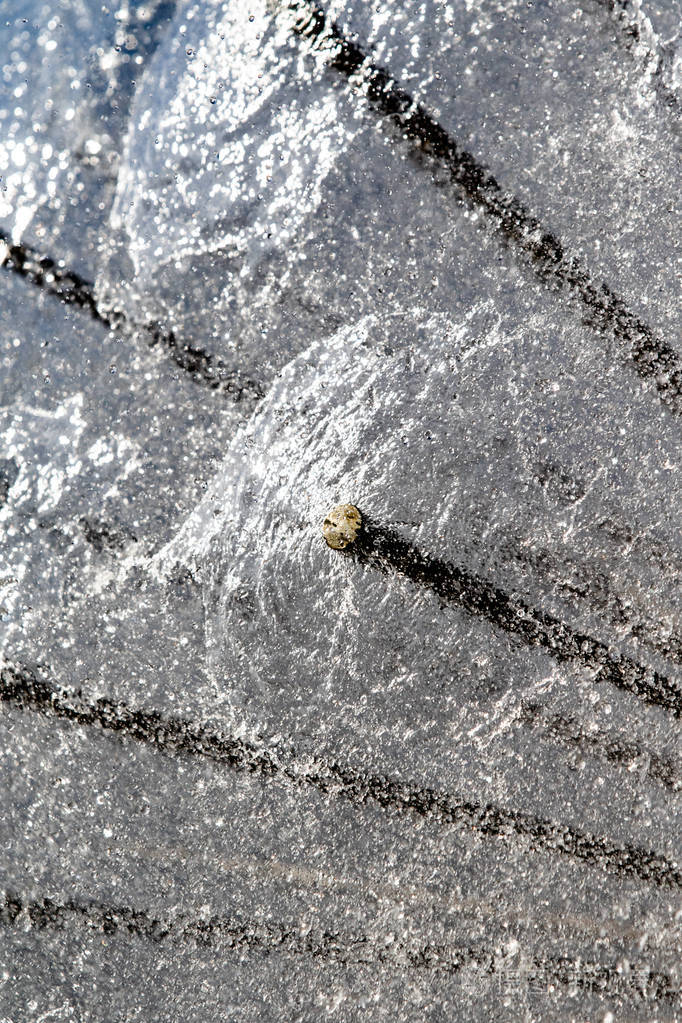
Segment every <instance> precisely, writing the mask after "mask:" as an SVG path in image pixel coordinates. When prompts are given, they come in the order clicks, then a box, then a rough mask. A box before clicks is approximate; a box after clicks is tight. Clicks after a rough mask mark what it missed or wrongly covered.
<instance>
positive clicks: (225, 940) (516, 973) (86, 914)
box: [0, 892, 681, 1001]
mask: <svg viewBox="0 0 682 1023" xmlns="http://www.w3.org/2000/svg"><path fill="white" fill-rule="evenodd" d="M0 926H3V927H6V928H10V927H21V928H22V929H23V930H24V931H25V930H26V929H27V928H29V929H31V930H34V931H38V932H40V931H56V932H64V931H66V930H67V929H69V930H71V931H72V933H73V930H74V928H78V927H81V928H82V929H84V930H85V931H86V932H89V933H95V934H104V935H106V936H112V935H115V934H123V935H126V936H130V937H133V938H139V939H143V940H145V941H150V942H152V943H154V944H161V943H163V942H174V943H175V944H178V945H181V946H190V947H195V948H211V949H217V950H218V951H221V952H223V953H232V952H237V953H239V954H240V956H243V955H244V954H247V955H248V954H251V955H253V954H256V955H260V956H265V955H272V954H275V955H281V956H306V957H310V958H312V959H315V960H316V961H317V962H318V963H320V964H322V965H325V964H330V963H338V964H341V965H344V966H370V967H375V968H376V967H379V968H384V969H386V968H389V969H391V968H392V969H397V970H416V971H428V972H433V973H436V974H439V975H443V976H454V975H457V974H459V973H460V972H461V971H462V969H464V968H465V967H466V968H468V969H469V970H471V969H474V970H476V971H478V972H481V973H484V974H486V975H487V976H489V977H491V978H493V977H495V978H496V979H497V980H499V981H502V982H504V981H505V979H509V980H516V981H517V982H518V980H520V979H521V978H520V974H521V973H522V974H523V980H524V982H525V983H526V984H528V985H537V984H541V985H543V986H545V985H547V984H548V983H551V982H554V983H555V984H559V985H561V986H562V987H571V988H578V989H579V990H581V991H594V992H598V993H600V994H602V995H611V996H617V995H620V996H630V997H632V996H633V995H634V996H635V997H637V998H638V999H643V1000H646V1001H675V1000H677V999H678V998H679V997H680V993H681V990H680V988H679V986H677V985H676V984H675V983H674V981H673V980H672V977H671V976H670V975H669V974H667V973H663V972H662V971H658V970H651V969H649V968H647V967H645V968H644V969H638V970H637V971H636V972H635V971H628V972H627V973H624V971H623V970H622V968H619V966H618V964H616V965H610V964H607V963H600V962H590V961H589V960H585V959H583V958H576V959H572V958H570V957H569V956H532V957H531V958H530V962H529V963H528V965H526V964H524V965H523V967H520V966H519V965H518V964H517V965H516V966H515V965H514V960H513V958H511V959H509V958H508V957H507V956H505V955H504V953H502V952H501V950H499V949H494V948H485V947H483V946H477V945H472V944H466V945H460V944H457V945H455V944H451V943H447V942H426V943H423V942H420V941H419V940H418V939H414V938H410V937H406V938H398V939H397V940H396V936H395V935H394V934H391V935H390V936H387V935H385V934H374V935H371V934H365V933H362V932H360V933H358V932H356V933H351V932H347V931H346V932H344V931H339V930H334V931H330V930H327V929H324V928H319V929H312V928H304V927H301V924H300V922H294V921H292V922H290V923H277V922H275V923H273V922H272V921H271V920H258V919H248V918H245V917H244V916H243V915H237V914H234V915H228V914H213V915H212V916H194V917H192V916H189V915H188V914H173V915H170V914H152V913H148V912H146V911H145V910H140V909H132V908H131V907H129V906H121V905H110V904H107V903H103V902H99V901H95V900H81V899H66V900H65V901H63V902H57V901H56V900H54V899H50V898H44V899H22V898H21V897H20V896H19V895H17V894H16V893H15V892H5V893H4V895H3V894H1V893H0Z"/></svg>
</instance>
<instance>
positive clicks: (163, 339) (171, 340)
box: [0, 230, 265, 401]
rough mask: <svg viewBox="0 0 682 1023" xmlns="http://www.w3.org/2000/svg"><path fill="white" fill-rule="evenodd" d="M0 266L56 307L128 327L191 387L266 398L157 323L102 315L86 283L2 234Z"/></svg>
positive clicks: (112, 325)
mask: <svg viewBox="0 0 682 1023" xmlns="http://www.w3.org/2000/svg"><path fill="white" fill-rule="evenodd" d="M0 265H2V266H3V267H4V268H5V269H6V270H8V271H10V272H12V273H16V274H17V275H18V276H19V277H23V278H24V279H25V280H27V281H29V282H30V283H31V284H34V285H35V286H36V287H38V288H41V289H42V290H43V291H47V292H48V293H49V294H51V295H55V296H56V297H57V298H58V299H59V300H60V301H61V302H64V303H66V304H67V305H75V306H77V307H78V308H80V309H84V310H85V311H86V312H88V313H89V314H90V316H92V318H93V319H94V320H96V321H97V322H98V323H102V324H104V326H105V327H108V328H109V329H110V330H120V329H121V328H123V327H126V326H127V328H128V329H132V330H140V331H142V332H143V333H144V334H146V336H147V338H148V342H147V343H148V345H149V347H150V348H154V347H156V346H157V345H158V346H159V347H160V348H164V349H165V350H166V352H167V353H168V355H169V356H170V358H171V359H172V361H173V362H174V363H175V365H176V366H178V367H179V368H180V369H182V370H183V371H184V372H186V373H187V374H189V376H190V377H191V379H192V380H194V381H195V382H196V383H198V384H201V385H203V386H204V387H207V388H209V389H210V390H213V391H220V392H222V393H224V394H227V395H229V397H230V398H231V399H232V400H234V401H242V400H250V401H254V400H259V399H261V398H263V397H264V396H265V388H264V387H263V385H262V384H261V383H259V382H258V381H256V380H251V379H249V378H248V377H246V376H244V375H243V374H242V373H240V372H239V371H237V370H234V369H229V368H228V367H227V366H225V364H224V363H223V362H222V361H221V360H220V359H217V358H215V357H214V356H213V355H210V354H209V353H208V352H205V351H204V350H203V349H201V348H195V347H194V346H192V345H190V344H188V343H187V342H185V341H182V340H181V339H180V338H178V337H176V335H175V333H174V331H172V330H168V329H167V328H165V327H164V326H163V325H162V324H161V323H158V322H151V323H145V324H140V323H136V322H135V321H134V320H133V319H132V318H130V317H128V316H127V315H126V314H125V313H123V312H118V311H111V312H103V311H102V310H101V309H100V308H99V305H98V304H97V299H96V298H95V289H94V286H93V284H92V283H91V282H90V281H86V280H85V279H84V278H83V277H81V276H80V274H77V273H74V271H72V270H69V269H68V268H67V267H65V266H63V265H62V263H60V262H57V261H55V260H54V259H52V258H51V257H49V256H46V255H42V254H41V253H39V252H36V251H35V250H34V249H32V248H30V247H29V246H27V245H16V244H14V243H13V242H12V241H11V239H10V238H9V236H8V235H7V234H6V233H5V232H4V231H2V230H0Z"/></svg>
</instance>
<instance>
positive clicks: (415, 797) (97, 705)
mask: <svg viewBox="0 0 682 1023" xmlns="http://www.w3.org/2000/svg"><path fill="white" fill-rule="evenodd" d="M0 702H2V703H6V704H10V705H12V706H15V707H18V708H20V709H22V710H26V711H34V712H38V713H41V714H44V715H48V716H52V717H56V718H61V719H63V720H67V721H73V722H75V723H77V724H80V725H95V726H100V727H101V728H103V729H105V730H107V731H111V732H113V733H115V734H116V735H118V736H119V737H122V738H130V739H135V740H136V741H138V742H142V743H146V744H147V745H149V746H152V747H155V748H157V749H159V750H162V751H163V752H165V753H175V754H186V755H189V756H195V757H202V758H206V759H208V760H212V761H214V762H216V763H219V764H224V765H225V766H227V767H229V768H231V769H232V770H234V771H237V772H240V773H248V774H251V775H254V776H257V777H260V778H262V779H267V778H273V777H279V778H280V779H282V780H283V781H286V782H289V783H292V784H293V785H295V786H296V787H298V788H311V789H315V790H317V791H318V792H321V793H323V794H324V795H327V796H330V797H334V798H339V799H344V800H347V801H348V802H350V803H351V804H352V805H353V806H356V807H365V806H378V807H381V808H382V809H384V810H387V811H388V812H390V813H397V814H407V815H410V816H417V817H420V818H423V819H425V820H428V821H431V822H433V823H434V824H438V825H440V826H446V827H449V826H454V827H458V828H460V829H464V830H466V831H468V832H474V833H476V834H477V835H478V836H479V837H481V838H499V839H502V840H503V841H506V842H508V843H509V842H512V843H513V842H514V841H515V840H516V839H521V840H522V843H523V846H524V847H525V848H526V849H527V850H528V851H531V852H541V853H545V854H550V855H557V856H563V857H566V858H567V859H568V860H570V861H572V862H573V863H576V864H579V863H582V864H585V865H586V866H588V867H594V868H598V869H600V870H603V871H605V872H607V873H612V874H615V875H617V876H619V877H621V878H632V879H636V880H639V881H644V882H645V883H646V884H650V885H653V886H655V887H658V888H668V889H674V890H680V891H682V870H681V869H680V867H678V865H677V863H673V862H672V861H670V860H669V859H667V858H666V857H665V856H663V855H661V854H660V853H656V852H652V851H650V850H647V849H644V848H642V847H640V846H635V845H630V844H624V845H621V844H616V843H614V842H612V841H610V840H609V839H607V838H603V837H600V836H598V835H593V834H590V833H589V832H583V831H579V830H577V829H575V828H572V827H570V826H568V825H564V824H557V823H555V822H553V821H549V820H545V819H543V818H541V817H536V816H534V815H532V814H528V813H523V812H519V811H515V810H507V809H505V808H503V807H500V806H496V805H494V804H492V803H478V802H475V801H473V800H470V799H464V798H460V797H459V796H456V795H452V794H450V793H447V792H443V791H439V790H437V789H431V788H426V787H424V786H420V785H415V784H412V783H410V782H402V781H398V780H395V779H392V778H389V777H386V776H383V775H375V774H371V773H369V772H366V771H364V770H362V769H361V768H356V767H353V766H351V765H347V764H339V763H337V762H336V761H333V760H329V759H326V758H323V757H317V758H314V759H312V760H310V759H306V760H305V761H303V760H300V759H298V758H297V757H296V756H295V754H293V753H287V752H286V751H282V750H279V749H268V748H267V747H265V746H260V747H259V746H257V745H256V744H255V743H252V742H247V741H246V740H244V739H240V738H237V737H235V736H231V735H223V734H220V733H217V732H214V731H211V730H210V729H208V728H207V727H206V726H205V725H202V724H197V723H194V722H191V721H186V720H183V719H182V718H177V717H169V716H166V715H163V714H161V713H159V712H158V711H154V710H145V709H143V708H133V707H130V706H128V705H127V704H126V703H123V702H122V701H115V700H110V699H108V698H105V697H101V698H99V699H97V700H95V701H92V702H90V701H88V700H86V699H85V698H84V697H83V696H82V694H81V693H80V692H76V691H74V690H69V689H63V688H56V687H55V686H53V685H52V684H51V683H50V682H49V681H46V680H45V678H42V677H40V676H39V675H38V674H37V672H35V671H32V670H30V669H28V668H26V667H21V666H11V665H8V666H6V667H4V668H3V669H2V671H0Z"/></svg>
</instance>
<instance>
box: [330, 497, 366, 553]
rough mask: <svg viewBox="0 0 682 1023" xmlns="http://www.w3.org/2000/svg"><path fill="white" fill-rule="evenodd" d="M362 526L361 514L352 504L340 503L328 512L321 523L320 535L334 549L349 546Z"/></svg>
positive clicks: (340, 549) (338, 549)
mask: <svg viewBox="0 0 682 1023" xmlns="http://www.w3.org/2000/svg"><path fill="white" fill-rule="evenodd" d="M361 528H362V515H361V514H360V512H359V511H358V509H357V508H356V507H355V505H354V504H340V505H338V506H337V507H336V508H333V509H332V511H330V512H329V514H328V515H327V517H326V518H325V520H324V522H323V523H322V535H323V537H324V538H325V540H326V541H327V545H328V546H329V547H331V548H332V549H333V550H335V551H342V550H344V549H345V548H346V547H350V545H351V544H352V543H354V541H355V540H356V539H357V535H358V533H359V532H360V529H361Z"/></svg>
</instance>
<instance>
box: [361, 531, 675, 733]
mask: <svg viewBox="0 0 682 1023" xmlns="http://www.w3.org/2000/svg"><path fill="white" fill-rule="evenodd" d="M363 523H364V525H363V528H362V530H361V532H360V534H359V536H358V538H357V540H356V541H355V543H354V544H352V546H350V547H348V548H347V549H346V550H345V551H342V552H341V556H342V557H347V558H351V559H353V560H355V561H356V562H358V563H359V564H361V565H365V566H367V567H369V568H372V569H376V570H378V571H380V572H383V573H384V574H392V573H395V574H397V575H399V576H403V577H404V578H406V579H409V580H410V582H412V583H414V584H415V585H417V586H420V587H422V588H424V589H428V590H430V591H431V592H432V593H434V594H435V595H436V596H437V597H438V598H439V599H440V600H441V602H442V605H443V606H444V607H445V606H447V605H453V606H456V607H460V608H461V609H462V610H464V611H466V612H467V613H468V614H470V615H472V616H474V617H477V618H483V619H485V620H486V621H488V622H490V624H491V625H493V626H495V628H498V629H502V630H503V631H504V632H507V633H508V634H509V635H512V636H515V637H517V638H518V639H520V640H521V641H522V642H523V643H525V644H526V645H527V646H529V647H540V648H541V649H542V650H544V651H546V652H547V653H548V654H550V656H552V657H554V658H555V660H557V661H559V663H567V662H572V663H575V664H579V665H580V666H581V667H583V668H587V669H588V670H589V671H591V672H593V673H594V674H593V681H594V682H595V683H600V682H608V683H609V684H610V685H612V686H615V687H616V688H617V689H622V690H624V691H625V692H628V693H632V695H634V696H636V697H637V698H638V699H640V700H642V701H643V702H645V703H648V704H651V705H652V706H654V707H660V708H661V709H662V710H664V711H667V712H668V713H672V714H673V715H674V716H675V717H676V718H679V717H680V716H682V690H681V689H680V688H679V686H677V685H676V684H675V682H673V681H672V680H671V679H669V678H667V677H666V676H665V675H661V674H660V672H658V671H655V670H654V669H653V668H647V667H645V666H644V665H642V664H639V663H638V662H637V661H634V660H632V658H630V657H627V656H625V655H624V654H621V655H618V654H614V653H611V651H610V650H609V647H608V646H607V645H606V643H602V642H601V640H598V639H594V638H593V637H592V636H588V635H585V634H583V633H579V632H576V631H574V630H573V629H571V628H570V626H568V625H566V624H565V623H564V622H562V621H561V619H559V618H556V617H555V616H554V615H551V614H548V613H546V612H544V611H538V610H536V609H535V608H532V607H530V606H529V605H528V604H526V603H524V602H523V601H522V600H520V599H517V598H516V597H512V596H511V595H510V594H508V593H505V591H504V590H502V589H500V588H499V587H497V586H495V585H494V584H493V583H491V582H489V581H488V580H487V579H484V578H482V577H481V576H477V575H474V574H473V573H472V572H469V571H468V570H467V569H466V568H462V567H460V566H458V565H454V564H452V563H451V562H449V561H442V560H441V559H440V558H434V557H432V556H431V555H429V554H425V553H424V552H423V551H421V550H420V549H419V548H418V547H416V546H415V545H414V544H413V543H411V542H410V541H409V540H407V539H405V537H404V536H402V535H401V534H400V533H399V532H397V531H396V530H394V529H390V528H387V527H385V526H381V525H379V524H378V523H375V522H373V521H372V520H371V519H370V518H369V517H367V516H365V515H364V514H363Z"/></svg>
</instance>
